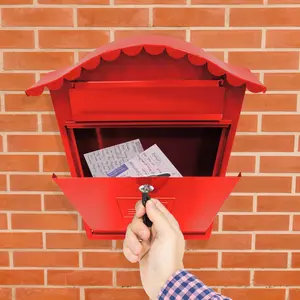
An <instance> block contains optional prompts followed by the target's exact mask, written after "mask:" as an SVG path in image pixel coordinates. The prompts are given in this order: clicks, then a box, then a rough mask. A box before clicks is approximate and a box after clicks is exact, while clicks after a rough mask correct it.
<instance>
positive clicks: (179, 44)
mask: <svg viewBox="0 0 300 300" xmlns="http://www.w3.org/2000/svg"><path fill="white" fill-rule="evenodd" d="M142 49H144V50H145V51H146V52H147V53H149V54H151V55H158V54H160V53H162V52H163V51H164V50H166V52H167V53H168V55H169V56H171V57H172V58H175V59H179V58H182V57H184V56H185V55H187V57H188V60H189V61H190V63H192V64H194V65H204V64H207V68H208V70H209V72H210V73H211V74H213V75H215V76H221V75H224V74H226V79H227V81H228V83H229V84H231V85H232V86H241V85H243V84H246V87H247V89H248V90H249V91H251V92H253V93H259V92H265V91H266V87H265V86H264V85H263V84H262V83H261V82H259V80H258V79H257V78H256V77H255V76H254V74H253V73H252V72H251V71H250V70H249V69H247V68H239V67H235V66H230V65H229V64H227V63H225V62H223V61H221V60H219V59H217V58H215V57H213V56H212V55H210V54H208V53H206V52H204V50H202V49H200V48H198V47H196V46H194V45H192V44H190V43H187V42H185V41H183V40H180V39H175V38H172V37H167V36H141V37H133V38H127V39H123V40H119V41H116V42H113V43H109V44H106V45H104V46H102V47H100V48H98V49H96V50H95V51H93V52H91V53H90V54H88V55H87V56H86V57H84V58H83V59H82V60H81V61H80V62H78V63H77V64H75V65H74V66H72V67H69V68H65V69H62V70H57V71H54V72H50V73H48V74H46V75H45V76H44V77H43V78H42V79H41V80H40V81H38V82H37V83H36V84H34V85H33V86H32V87H30V88H29V89H27V90H26V94H27V95H29V96H38V95H40V94H42V93H43V91H44V88H45V87H47V88H48V89H50V90H56V89H59V88H61V86H62V85H63V83H64V80H68V81H71V80H75V79H76V78H78V77H79V76H80V74H81V70H82V69H86V70H92V69H94V68H96V67H97V66H98V65H99V64H100V63H101V59H103V60H106V61H112V60H115V59H117V58H118V57H119V55H120V53H121V51H122V52H123V53H125V54H126V55H129V56H136V55H138V54H139V53H140V52H141V51H142Z"/></svg>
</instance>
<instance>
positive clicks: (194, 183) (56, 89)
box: [26, 36, 266, 239]
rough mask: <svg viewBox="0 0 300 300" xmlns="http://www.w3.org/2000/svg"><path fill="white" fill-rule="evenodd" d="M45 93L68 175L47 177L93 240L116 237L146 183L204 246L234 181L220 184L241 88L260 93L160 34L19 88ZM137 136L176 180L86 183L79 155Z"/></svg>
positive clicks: (253, 83)
mask: <svg viewBox="0 0 300 300" xmlns="http://www.w3.org/2000/svg"><path fill="white" fill-rule="evenodd" d="M45 87H47V88H48V89H49V90H50V93H51V97H52V101H53V106H54V110H55V114H56V118H57V122H58V125H59V129H60V133H61V137H62V141H63V144H64V148H65V152H66V156H67V160H68V164H69V167H70V172H71V177H68V178H58V177H57V176H55V175H54V176H53V179H54V180H55V181H56V183H57V184H58V185H59V187H60V189H61V190H62V192H63V193H64V194H65V195H66V197H67V198H68V199H69V201H70V202H71V203H72V204H73V205H74V207H75V208H76V209H77V210H78V212H79V213H80V214H81V216H82V217H83V220H84V224H85V230H86V232H87V235H88V236H89V238H91V239H122V238H124V234H125V231H126V227H127V225H128V224H129V222H130V221H131V219H132V217H133V214H134V205H135V203H136V202H137V201H138V200H139V199H140V198H141V194H140V192H139V190H138V188H139V186H140V185H142V184H146V183H148V184H151V185H152V186H154V191H153V192H152V193H151V196H152V197H156V198H158V199H160V200H161V201H162V202H163V203H164V205H165V206H166V207H167V208H168V209H169V210H170V211H171V212H172V213H173V214H174V216H175V217H176V218H177V220H178V222H179V224H180V226H181V229H182V231H183V233H184V236H185V238H186V239H208V238H209V236H210V234H211V230H212V225H213V221H214V218H215V217H216V214H217V213H218V211H219V210H220V208H221V207H222V205H223V203H224V201H225V199H226V198H227V197H228V196H229V194H230V193H231V192H232V190H233V189H234V187H235V185H236V184H237V182H238V180H239V176H238V177H226V176H225V175H226V169H227V165H228V160H229V157H230V153H231V149H232V144H233V141H234V136H235V133H236V128H237V124H238V120H239V116H240V112H241V107H242V102H243V98H244V94H245V90H246V88H247V89H248V90H250V91H251V92H264V91H265V90H266V88H265V87H264V86H263V85H262V84H261V83H260V82H259V81H258V80H257V79H256V77H255V76H254V75H253V74H252V73H251V72H250V71H249V70H248V69H244V68H237V67H233V66H229V65H228V64H226V63H224V62H222V61H219V60H218V59H216V58H214V57H213V56H211V55H209V54H207V53H205V52H204V51H203V50H202V49H199V48H197V47H195V46H193V45H191V44H189V43H186V42H184V41H181V40H177V39H174V38H170V37H164V36H145V37H135V38H129V39H125V40H121V41H118V42H114V43H110V44H107V45H105V46H102V47H101V48H99V49H97V50H96V51H95V52H93V53H91V54H89V55H87V56H86V57H85V58H84V59H83V60H81V61H80V62H79V63H78V64H76V65H75V66H73V67H70V68H66V69H64V70H58V71H55V72H51V73H49V74H47V75H46V76H44V77H43V78H42V79H41V80H40V81H39V82H37V83H36V84H35V85H34V86H32V87H31V88H29V89H27V90H26V93H27V95H30V96H37V95H40V94H41V93H42V92H43V90H44V88H45ZM134 138H140V139H141V142H142V144H143V146H144V148H147V147H149V146H151V145H152V144H154V143H156V144H157V145H158V146H159V147H160V148H161V149H162V150H163V152H164V153H165V154H166V155H167V157H168V158H169V159H170V160H171V161H172V163H174V165H175V166H176V168H177V169H178V170H179V171H180V172H181V173H182V174H183V178H160V177H151V178H105V177H99V178H92V177H91V174H90V172H89V170H88V167H87V165H86V162H85V160H84V157H83V154H84V153H86V152H90V151H94V150H98V149H101V148H103V147H108V146H111V145H115V144H117V143H122V142H125V141H128V140H130V139H134Z"/></svg>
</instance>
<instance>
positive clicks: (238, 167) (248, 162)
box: [227, 156, 255, 173]
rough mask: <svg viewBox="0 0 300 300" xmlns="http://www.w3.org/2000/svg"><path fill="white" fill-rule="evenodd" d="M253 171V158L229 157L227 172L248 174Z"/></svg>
mask: <svg viewBox="0 0 300 300" xmlns="http://www.w3.org/2000/svg"><path fill="white" fill-rule="evenodd" d="M254 171H255V156H231V157H230V160H229V165H228V168H227V172H248V173H249V172H250V173H253V172H254Z"/></svg>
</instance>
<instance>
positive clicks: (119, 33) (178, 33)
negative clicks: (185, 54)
mask: <svg viewBox="0 0 300 300" xmlns="http://www.w3.org/2000/svg"><path fill="white" fill-rule="evenodd" d="M153 34H154V35H164V36H172V37H176V38H180V39H182V40H185V36H186V33H185V31H184V30H116V31H115V40H119V39H123V38H126V37H130V36H141V35H153Z"/></svg>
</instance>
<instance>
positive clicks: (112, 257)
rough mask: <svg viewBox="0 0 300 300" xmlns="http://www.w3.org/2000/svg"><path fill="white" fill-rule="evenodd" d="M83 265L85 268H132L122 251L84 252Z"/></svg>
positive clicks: (133, 265)
mask: <svg viewBox="0 0 300 300" xmlns="http://www.w3.org/2000/svg"><path fill="white" fill-rule="evenodd" d="M83 266H84V267H87V268H134V267H137V264H132V263H131V262H129V261H128V260H127V259H126V258H125V256H124V254H123V253H122V252H84V253H83Z"/></svg>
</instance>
